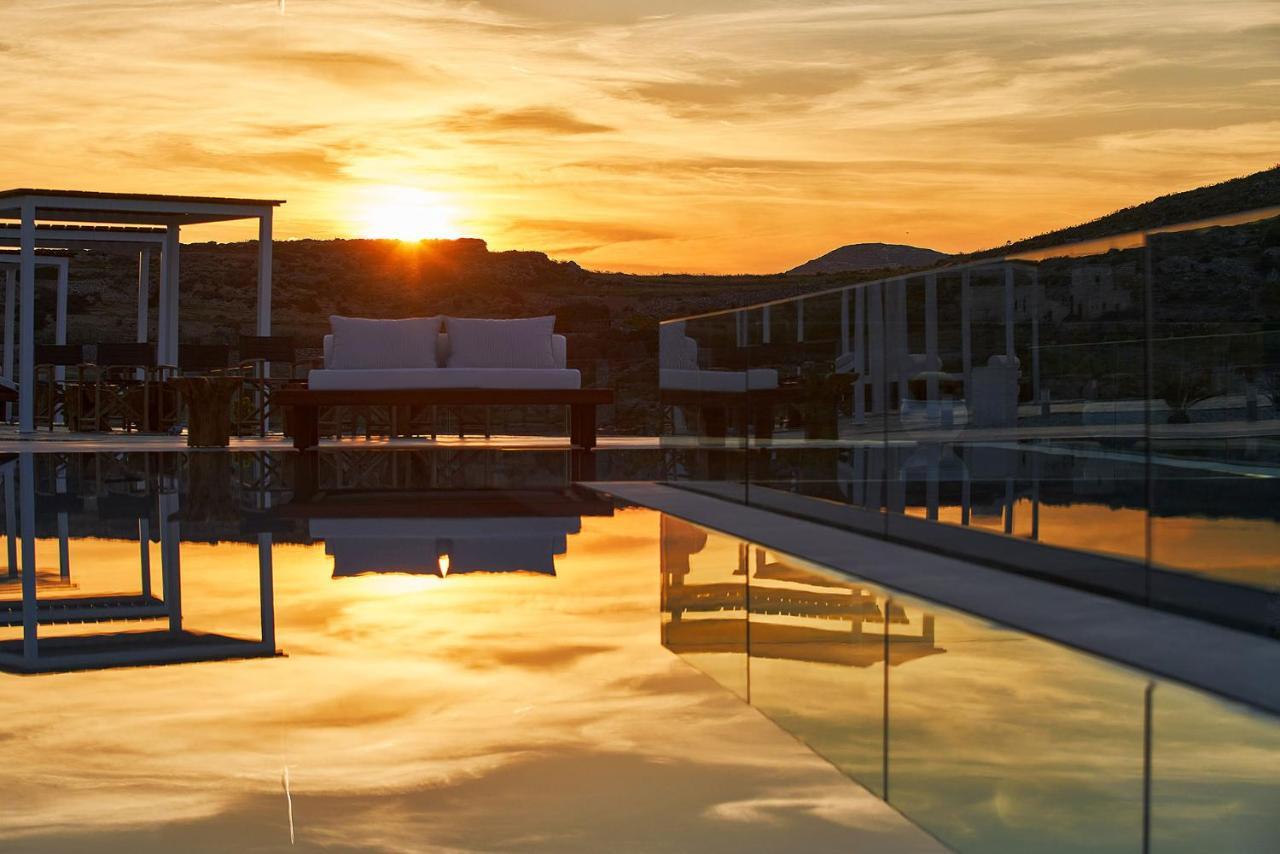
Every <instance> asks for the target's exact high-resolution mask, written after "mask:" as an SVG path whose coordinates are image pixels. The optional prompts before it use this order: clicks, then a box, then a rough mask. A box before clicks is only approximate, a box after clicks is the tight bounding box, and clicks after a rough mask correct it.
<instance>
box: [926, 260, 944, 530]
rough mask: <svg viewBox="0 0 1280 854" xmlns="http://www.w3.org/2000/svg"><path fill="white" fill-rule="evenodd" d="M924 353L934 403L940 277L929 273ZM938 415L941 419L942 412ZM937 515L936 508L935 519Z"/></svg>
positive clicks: (928, 393) (930, 399)
mask: <svg viewBox="0 0 1280 854" xmlns="http://www.w3.org/2000/svg"><path fill="white" fill-rule="evenodd" d="M924 353H925V361H927V362H928V365H927V366H926V370H927V371H929V380H928V382H927V383H926V385H927V387H928V392H927V397H928V399H929V402H930V403H933V402H935V401H937V400H938V371H940V370H942V366H941V365H940V364H937V365H935V362H936V361H937V359H938V276H937V274H936V273H929V274H928V275H926V276H925V277H924ZM932 414H933V413H930V415H932ZM938 414H939V417H940V416H941V410H939V413H938ZM936 515H937V514H936V508H935V517H936Z"/></svg>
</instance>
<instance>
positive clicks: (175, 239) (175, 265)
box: [160, 224, 181, 367]
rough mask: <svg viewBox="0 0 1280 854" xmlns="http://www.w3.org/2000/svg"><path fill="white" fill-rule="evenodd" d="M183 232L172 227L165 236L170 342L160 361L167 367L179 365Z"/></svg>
mask: <svg viewBox="0 0 1280 854" xmlns="http://www.w3.org/2000/svg"><path fill="white" fill-rule="evenodd" d="M180 237H181V231H180V226H178V225H176V224H175V225H170V226H169V228H168V230H167V231H166V232H165V235H164V246H165V254H167V255H168V256H169V263H168V265H167V269H166V270H165V272H166V273H167V274H168V281H167V282H165V287H166V289H167V290H168V291H169V317H168V324H167V326H168V332H169V336H168V341H167V350H166V352H165V356H164V358H163V359H161V360H160V361H161V362H162V363H163V364H166V365H175V366H178V367H181V366H180V365H178V340H179V338H178V336H179V332H178V314H179V309H178V300H179V294H178V269H179V260H178V254H179V247H180V245H181V244H180Z"/></svg>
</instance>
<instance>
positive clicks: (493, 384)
mask: <svg viewBox="0 0 1280 854" xmlns="http://www.w3.org/2000/svg"><path fill="white" fill-rule="evenodd" d="M307 386H308V387H309V388H312V389H315V390H317V391H338V390H342V391H352V390H363V391H388V390H392V389H396V390H402V389H419V388H421V389H428V388H519V389H566V388H581V387H582V374H580V373H579V372H578V371H576V370H572V369H565V368H382V369H363V370H354V371H348V370H323V371H312V372H311V373H310V374H308V375H307Z"/></svg>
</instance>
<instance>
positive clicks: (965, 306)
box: [960, 270, 973, 406]
mask: <svg viewBox="0 0 1280 854" xmlns="http://www.w3.org/2000/svg"><path fill="white" fill-rule="evenodd" d="M972 313H973V307H972V305H971V304H970V297H969V271H968V270H961V271H960V366H961V367H960V370H961V371H962V372H963V373H964V399H965V400H966V401H967V403H966V405H967V406H972V405H973V386H972V382H973V329H972V325H973V318H972V317H971V315H972Z"/></svg>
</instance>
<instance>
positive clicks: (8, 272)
mask: <svg viewBox="0 0 1280 854" xmlns="http://www.w3.org/2000/svg"><path fill="white" fill-rule="evenodd" d="M17 290H18V271H17V270H15V269H14V268H13V267H5V270H4V357H3V360H0V372H2V373H3V376H4V378H5V379H7V380H9V382H13V319H14V309H15V308H16V306H15V304H14V303H15V302H16V300H17V296H18V294H17ZM12 410H13V404H10V403H6V404H5V405H4V420H5V421H9V420H11V419H12V418H13V411H12Z"/></svg>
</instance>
